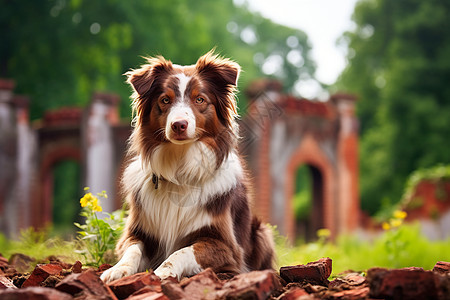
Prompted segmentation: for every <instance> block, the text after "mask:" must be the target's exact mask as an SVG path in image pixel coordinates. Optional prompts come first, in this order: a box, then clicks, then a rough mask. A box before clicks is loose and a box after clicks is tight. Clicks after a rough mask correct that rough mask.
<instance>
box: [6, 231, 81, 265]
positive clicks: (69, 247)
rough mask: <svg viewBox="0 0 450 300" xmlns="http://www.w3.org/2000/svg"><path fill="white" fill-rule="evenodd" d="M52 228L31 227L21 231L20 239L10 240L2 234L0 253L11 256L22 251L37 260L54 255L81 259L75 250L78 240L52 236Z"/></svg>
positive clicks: (67, 259)
mask: <svg viewBox="0 0 450 300" xmlns="http://www.w3.org/2000/svg"><path fill="white" fill-rule="evenodd" d="M50 232H51V228H47V229H42V230H40V231H36V230H35V229H33V228H29V229H26V230H23V231H21V233H20V237H19V239H18V240H9V239H7V238H6V237H5V236H4V235H3V234H0V253H1V254H2V255H3V256H4V257H6V258H9V257H10V256H11V255H12V254H14V253H22V254H25V255H28V256H30V257H33V258H35V259H36V260H37V261H39V260H44V259H45V258H47V257H49V256H51V255H54V256H57V257H63V258H64V259H65V260H66V261H67V262H75V261H77V260H81V259H82V257H81V255H78V254H77V253H76V252H75V250H76V249H77V247H78V245H77V242H76V241H64V240H63V239H61V238H59V237H51V236H50Z"/></svg>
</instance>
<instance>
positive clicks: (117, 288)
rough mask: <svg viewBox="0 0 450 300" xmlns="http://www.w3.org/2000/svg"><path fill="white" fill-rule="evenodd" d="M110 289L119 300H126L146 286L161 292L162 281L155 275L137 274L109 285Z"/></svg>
mask: <svg viewBox="0 0 450 300" xmlns="http://www.w3.org/2000/svg"><path fill="white" fill-rule="evenodd" d="M108 286H109V288H110V289H111V290H112V291H113V292H114V294H115V295H116V296H117V298H119V299H125V298H127V297H128V296H130V295H131V294H133V293H134V292H136V291H138V290H140V289H142V288H143V287H146V286H152V287H154V291H156V292H161V291H162V290H161V280H160V279H159V277H158V276H156V275H155V274H153V273H147V272H143V273H137V274H134V275H131V276H127V277H123V278H120V279H117V280H115V281H113V282H111V283H109V284H108Z"/></svg>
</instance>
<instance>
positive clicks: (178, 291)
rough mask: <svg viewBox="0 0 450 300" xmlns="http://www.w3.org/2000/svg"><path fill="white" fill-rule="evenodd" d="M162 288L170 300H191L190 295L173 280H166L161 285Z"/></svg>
mask: <svg viewBox="0 0 450 300" xmlns="http://www.w3.org/2000/svg"><path fill="white" fill-rule="evenodd" d="M161 288H162V291H163V293H164V295H166V296H167V297H169V299H170V300H178V299H189V297H188V295H187V294H186V293H185V292H184V291H183V288H182V287H181V286H180V285H179V284H178V283H177V282H175V281H174V280H172V279H165V280H163V281H162V283H161Z"/></svg>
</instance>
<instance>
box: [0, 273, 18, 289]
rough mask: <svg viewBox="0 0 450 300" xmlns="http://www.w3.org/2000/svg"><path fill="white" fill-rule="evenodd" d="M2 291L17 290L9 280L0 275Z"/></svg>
mask: <svg viewBox="0 0 450 300" xmlns="http://www.w3.org/2000/svg"><path fill="white" fill-rule="evenodd" d="M3 289H17V287H16V286H15V285H14V283H13V282H12V280H11V279H9V278H8V277H5V276H1V275H0V290H3Z"/></svg>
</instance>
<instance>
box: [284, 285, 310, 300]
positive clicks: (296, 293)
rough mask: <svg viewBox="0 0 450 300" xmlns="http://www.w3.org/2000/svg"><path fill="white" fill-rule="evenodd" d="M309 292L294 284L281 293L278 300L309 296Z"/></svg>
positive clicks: (292, 299) (291, 299)
mask: <svg viewBox="0 0 450 300" xmlns="http://www.w3.org/2000/svg"><path fill="white" fill-rule="evenodd" d="M308 295H309V294H308V293H307V292H306V291H305V290H304V289H302V288H300V287H297V286H294V287H291V288H290V289H288V290H287V291H286V292H284V293H283V294H281V295H280V296H279V297H278V298H277V299H278V300H296V299H298V298H299V297H301V296H308Z"/></svg>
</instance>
